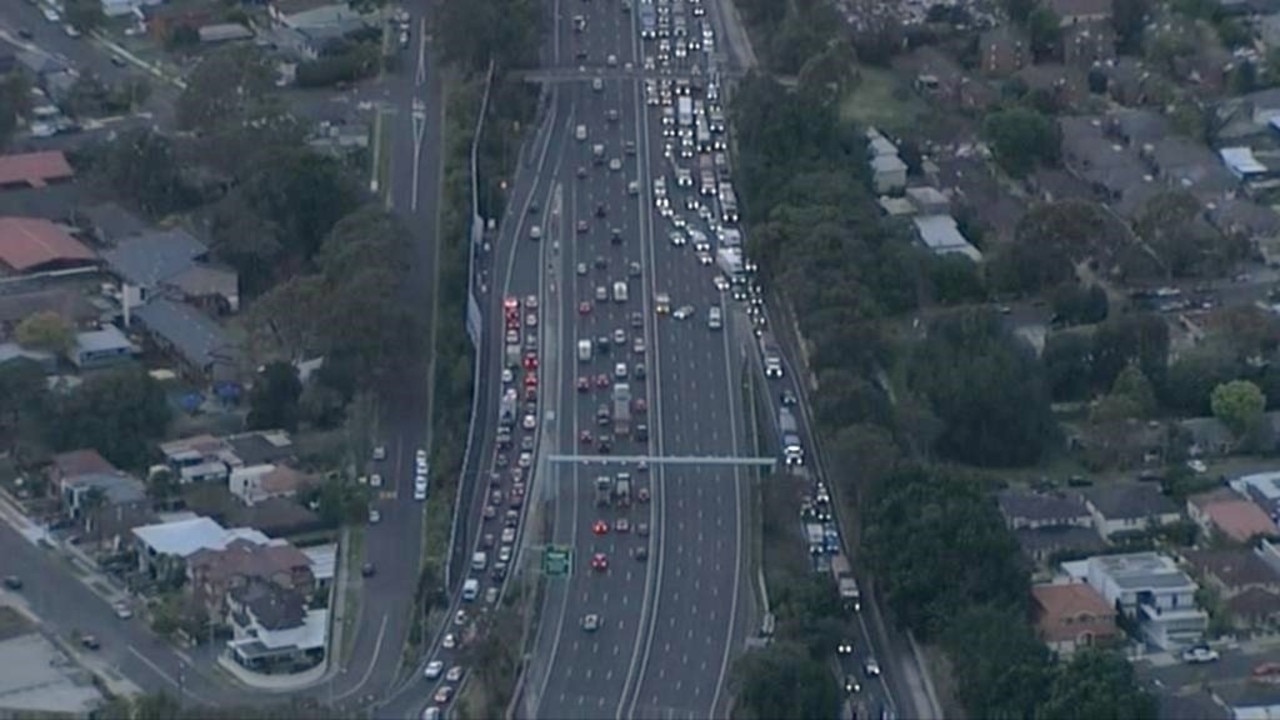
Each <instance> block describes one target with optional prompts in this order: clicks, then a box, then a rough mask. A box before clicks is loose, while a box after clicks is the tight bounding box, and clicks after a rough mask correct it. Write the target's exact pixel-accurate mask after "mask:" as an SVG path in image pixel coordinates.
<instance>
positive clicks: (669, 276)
mask: <svg viewBox="0 0 1280 720" xmlns="http://www.w3.org/2000/svg"><path fill="white" fill-rule="evenodd" d="M556 14H557V30H556V32H555V33H553V38H554V41H555V42H556V44H557V47H558V48H559V57H558V60H559V61H560V62H561V63H565V64H568V63H573V62H577V63H580V64H581V65H582V67H583V68H584V70H583V71H582V76H583V79H582V81H581V82H577V83H572V84H569V85H566V86H565V87H563V88H562V89H561V93H562V97H563V98H564V100H563V102H565V103H568V104H569V112H570V113H571V115H572V117H573V120H572V122H571V123H569V126H572V127H573V128H574V132H575V134H576V133H577V126H578V125H582V126H584V127H585V130H586V138H585V139H583V140H576V141H575V143H576V145H577V147H576V148H575V147H570V148H569V149H568V150H567V152H568V155H569V157H570V158H571V162H572V163H575V164H577V165H578V166H580V167H584V168H586V177H585V178H581V179H579V180H577V181H576V182H574V187H572V188H571V189H570V190H569V191H568V193H567V195H568V199H569V201H568V205H569V207H571V208H572V209H573V210H572V213H571V219H572V220H573V221H574V224H575V226H576V224H577V221H580V220H581V221H585V222H586V231H585V232H582V233H577V232H574V233H573V234H574V235H575V236H576V239H575V241H573V242H572V244H571V249H570V250H569V251H568V252H566V253H565V256H564V258H563V263H562V265H561V268H562V270H561V273H562V274H563V273H564V272H569V273H572V274H573V278H574V281H573V282H567V283H566V290H567V292H566V293H565V296H564V302H563V303H562V304H561V307H562V308H563V309H562V312H563V314H564V316H566V318H567V320H566V322H565V324H564V326H563V332H562V337H563V340H562V344H565V345H572V344H573V343H575V342H576V341H577V340H578V339H583V338H586V339H592V340H595V339H596V338H598V337H599V336H600V335H606V336H612V335H613V334H614V332H615V331H616V330H618V329H621V330H622V333H621V334H622V335H623V336H624V337H625V339H626V342H625V344H624V346H623V347H615V348H613V349H612V350H611V351H610V352H609V353H606V354H600V353H598V352H597V353H596V355H595V357H593V359H592V361H590V362H589V363H582V362H579V361H578V360H576V358H570V357H566V358H565V359H564V363H563V365H562V371H564V372H566V373H567V374H568V375H569V378H568V381H567V382H563V383H562V395H561V397H562V405H561V406H562V407H563V408H566V409H568V408H572V410H573V413H572V416H571V417H570V416H569V415H568V412H567V411H566V416H565V417H564V418H563V420H564V423H563V426H562V427H561V431H560V432H559V433H557V435H556V436H557V438H558V439H559V441H560V443H561V452H564V453H565V454H570V453H574V452H580V453H583V454H591V453H593V452H597V451H598V450H597V449H596V448H595V447H594V443H588V442H584V438H582V437H581V434H582V433H584V432H587V433H592V434H593V435H594V434H598V432H599V431H598V429H597V427H596V423H595V418H596V411H597V407H598V405H599V403H601V402H603V401H605V400H606V399H607V397H608V395H607V392H601V391H600V390H591V391H588V392H582V393H578V397H577V399H576V402H575V398H574V397H572V393H574V392H575V391H576V386H577V384H578V380H577V379H576V378H577V377H580V376H585V377H586V378H587V379H588V380H589V381H591V385H592V386H593V387H594V386H595V385H596V383H595V382H594V377H595V376H596V375H598V374H600V373H603V374H605V375H606V376H610V375H614V372H612V370H613V368H614V367H615V365H616V364H617V363H620V362H621V363H627V364H628V366H629V368H630V367H634V364H635V363H637V362H645V363H646V365H647V370H648V372H647V373H646V378H645V379H644V380H637V379H636V378H634V377H631V378H629V382H630V384H631V387H632V395H633V397H647V399H648V401H649V405H650V407H649V413H648V418H642V417H637V418H635V419H634V420H633V423H636V424H638V423H641V422H646V421H647V424H650V425H651V426H652V427H651V436H650V440H649V441H648V442H647V443H637V442H635V441H634V440H625V439H618V440H617V441H616V442H615V446H614V448H613V452H614V453H615V454H626V455H644V454H652V455H658V456H704V455H713V456H720V457H730V456H736V455H738V454H740V452H741V448H740V446H739V445H740V443H739V438H740V437H741V427H740V425H739V418H740V408H738V407H737V406H738V404H739V402H738V391H737V389H736V387H737V386H736V384H735V380H734V378H736V377H737V370H738V368H737V367H735V365H736V363H737V360H736V358H737V357H738V356H739V353H737V352H734V351H732V350H731V347H732V344H733V342H734V338H733V331H732V330H731V329H729V330H727V331H720V332H717V331H712V330H710V329H708V327H707V325H706V321H705V313H706V309H707V307H708V306H709V305H711V304H712V303H714V302H718V301H719V300H718V292H717V291H716V289H715V287H714V286H713V284H712V277H713V274H714V272H713V270H712V269H711V268H709V267H704V266H702V265H701V264H700V263H699V262H698V261H697V260H696V259H695V257H694V255H693V252H692V249H691V248H689V247H688V246H684V247H675V246H673V245H672V244H671V243H669V242H668V241H667V239H666V238H667V233H668V231H669V230H670V229H671V227H672V226H671V225H670V224H669V222H668V221H667V220H665V219H663V218H661V217H660V216H658V215H657V213H656V212H655V211H654V209H653V208H654V204H653V198H652V196H651V187H652V184H651V181H652V179H653V178H654V177H658V176H660V175H663V174H666V173H667V172H668V171H669V170H670V169H671V168H670V165H669V163H668V160H667V159H666V158H665V157H664V155H663V148H662V144H661V143H660V142H657V139H658V132H657V128H656V123H651V119H652V118H653V117H655V116H656V115H655V113H653V112H652V111H650V110H649V109H647V108H646V106H645V105H644V100H643V96H642V92H641V91H642V85H641V83H640V82H638V81H637V80H636V79H627V78H623V77H619V76H618V75H616V74H610V72H609V71H610V70H612V69H613V68H614V67H622V68H624V69H625V68H626V66H627V64H630V65H631V66H632V68H636V67H640V66H641V64H642V62H643V56H644V55H646V54H652V53H653V49H652V48H648V49H647V50H646V49H644V48H643V47H642V43H641V42H640V40H639V33H638V28H637V27H636V26H635V20H634V18H633V17H632V16H631V15H630V14H627V13H625V12H622V11H621V10H620V8H619V7H618V6H617V5H613V4H609V5H603V4H593V3H582V4H579V3H569V2H565V3H562V4H561V5H560V6H559V7H557V8H556ZM578 14H581V15H582V16H583V19H584V21H585V27H586V29H585V31H584V32H575V31H574V28H573V22H574V20H573V15H578ZM690 26H691V27H696V23H694V22H690ZM581 50H585V54H586V57H585V58H583V57H581V55H579V51H581ZM695 55H696V54H691V55H690V57H689V59H688V61H689V62H692V61H693V60H694V58H695ZM611 56H612V57H611ZM602 61H603V62H602ZM681 66H682V63H681V62H680V61H677V62H676V63H675V66H674V68H675V69H676V71H677V72H679V70H680V69H681ZM684 67H686V68H687V67H688V65H684ZM596 73H600V74H601V77H602V81H601V83H600V85H599V87H598V89H597V87H596V86H595V83H594V78H595V77H596ZM654 75H655V77H656V76H657V74H656V73H655V74H654ZM610 111H616V112H617V119H616V121H615V120H611V119H610V115H609V113H610ZM566 129H567V128H566ZM628 142H630V143H633V146H634V148H635V155H634V156H632V155H630V154H628V152H627V151H626V143H628ZM597 143H602V144H604V146H605V151H604V153H603V161H604V162H603V163H602V164H599V165H597V164H596V163H595V162H594V160H595V158H594V157H593V150H592V148H593V146H594V145H596V144H597ZM615 158H617V159H618V160H620V164H621V167H620V168H619V169H618V170H613V169H611V164H610V163H611V161H612V160H613V159H615ZM686 164H691V163H690V162H686ZM575 174H577V171H576V170H575ZM632 180H636V181H638V185H639V188H638V192H637V194H635V195H631V194H630V193H629V192H628V188H627V185H628V183H629V182H630V181H632ZM668 186H669V187H670V188H672V190H673V192H672V199H673V203H675V204H677V205H679V204H680V203H682V201H683V196H682V194H681V193H677V192H674V182H672V181H671V180H670V178H668ZM601 205H603V210H604V217H603V218H602V217H598V209H599V208H600V207H601ZM681 212H684V211H683V210H681ZM614 228H616V229H617V231H618V232H617V233H616V234H617V235H619V236H620V237H621V238H622V241H621V243H618V244H615V243H612V242H611V241H610V238H611V236H612V235H614V234H615V233H614V231H613V229H614ZM575 229H576V228H575ZM597 258H600V259H601V260H602V261H600V260H597ZM633 261H634V262H637V263H638V264H639V266H640V276H639V277H628V276H629V274H630V273H629V268H628V267H627V266H628V265H629V264H630V263H631V262H633ZM579 263H582V264H584V265H585V266H586V272H585V273H584V274H579V273H580V270H579ZM618 280H625V281H626V282H628V283H629V290H630V292H629V295H630V298H629V300H628V301H627V302H626V303H615V302H613V301H611V300H610V301H605V302H598V301H597V300H596V298H597V293H598V292H599V290H598V288H601V287H603V288H604V289H605V290H606V291H607V292H609V294H612V293H611V285H612V283H613V282H615V281H618ZM657 293H668V294H670V296H671V298H672V303H671V304H672V306H673V307H676V306H681V305H685V304H689V305H692V306H694V308H695V315H694V317H693V318H691V319H688V320H683V321H681V320H676V319H674V318H672V317H671V316H658V315H657V313H656V310H657V308H656V307H655V303H654V299H655V297H656V295H657ZM582 303H586V307H583V308H580V307H579V305H580V304H582ZM632 313H639V315H640V318H641V327H640V328H632V327H631V314H632ZM575 315H576V316H577V317H576V320H575V317H574V316H575ZM640 330H643V334H642V335H641V337H642V339H643V342H644V344H645V346H646V347H645V352H643V353H636V352H634V345H633V343H634V338H635V336H636V335H637V334H638V333H639V331H640ZM611 344H612V343H611V342H605V343H597V350H598V349H599V348H602V347H606V346H609V345H611ZM618 374H621V373H620V372H619V373H618ZM575 448H576V449H575ZM617 472H630V473H631V476H632V479H633V481H637V482H638V484H639V485H641V486H646V485H647V486H648V487H649V489H650V491H651V492H652V496H653V502H652V504H651V505H647V506H646V505H643V504H636V505H634V506H633V507H631V508H630V509H629V510H620V509H618V508H616V507H612V508H600V507H597V505H596V503H595V498H594V491H593V487H592V485H593V483H594V480H595V478H596V477H597V476H598V475H601V474H605V473H608V474H616V473H617ZM550 473H551V475H552V483H551V484H552V485H553V486H554V487H555V489H556V494H555V500H556V502H555V516H556V520H555V523H554V527H555V533H556V538H555V541H556V542H557V543H565V544H571V545H573V546H574V547H575V548H576V549H577V559H576V563H575V568H574V569H575V574H574V575H573V576H572V577H570V578H569V579H568V580H567V581H559V582H557V581H553V582H552V588H551V591H550V592H549V593H548V601H547V605H546V607H545V608H544V613H543V616H542V626H541V628H540V631H539V638H538V642H537V646H536V650H535V653H536V655H537V656H538V658H539V661H538V662H536V663H535V665H534V670H533V672H532V673H531V675H532V677H531V678H530V686H529V688H528V691H527V692H528V694H527V702H526V704H525V705H524V711H525V713H526V714H529V715H533V716H536V717H558V718H559V717H563V718H598V717H610V716H627V717H631V716H635V717H673V718H674V717H696V718H701V717H709V716H722V715H724V714H726V708H725V696H724V693H723V692H722V690H723V686H724V679H725V674H726V672H727V668H728V666H729V662H730V660H731V654H732V650H733V648H734V646H735V643H734V638H735V637H737V636H738V635H739V634H740V630H741V628H740V623H741V621H742V620H743V618H744V616H745V613H744V612H743V600H744V598H743V597H741V593H740V592H739V589H740V588H741V587H743V584H742V563H743V558H742V556H741V554H740V552H739V548H740V547H741V540H742V536H741V534H742V531H743V529H742V523H741V503H742V498H743V492H744V486H743V481H744V479H745V477H744V474H743V473H741V472H739V471H738V470H737V469H735V468H733V467H729V466H714V465H689V466H680V465H673V466H663V465H661V464H653V465H652V466H651V469H650V470H649V472H648V473H644V472H639V471H638V469H637V468H635V467H622V466H620V465H618V464H613V465H609V466H603V465H594V464H593V465H587V466H584V465H581V464H574V465H558V466H556V467H554V468H553V469H552V470H551V471H550ZM619 517H626V518H627V519H628V520H629V521H630V523H631V525H632V526H633V530H632V531H631V532H630V533H618V532H616V530H615V529H614V528H615V527H616V525H615V523H616V521H617V519H618V518H619ZM599 520H603V521H604V522H605V524H607V525H609V526H611V527H610V530H609V532H607V533H605V534H602V535H597V534H595V533H594V532H593V525H594V524H595V523H596V521H599ZM641 523H644V524H647V525H648V526H649V527H650V528H652V533H651V535H650V536H649V537H648V538H642V537H638V536H637V533H636V532H635V530H634V528H635V527H637V526H638V525H639V524H641ZM640 547H644V548H646V549H647V550H648V557H649V558H650V560H649V561H648V562H642V561H638V560H636V559H635V557H634V553H635V550H636V549H637V548H640ZM595 553H603V554H604V556H605V558H607V560H608V569H607V570H605V571H603V572H601V571H597V570H594V569H592V564H591V557H592V556H593V555H594V554H595ZM557 585H559V587H557ZM588 614H598V615H599V616H600V618H601V621H602V626H601V629H600V630H598V631H596V632H586V631H584V630H583V629H582V628H581V627H580V623H581V621H582V618H583V617H584V616H586V615H588Z"/></svg>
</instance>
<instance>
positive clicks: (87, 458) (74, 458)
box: [50, 448, 120, 478]
mask: <svg viewBox="0 0 1280 720" xmlns="http://www.w3.org/2000/svg"><path fill="white" fill-rule="evenodd" d="M50 465H51V466H52V468H53V472H54V473H55V475H56V476H57V477H59V478H74V477H79V476H80V475H90V474H101V473H115V472H120V470H119V468H117V467H116V466H115V465H112V464H111V462H110V461H108V460H107V459H106V458H104V457H102V453H100V452H98V451H97V450H94V449H93V448H85V449H82V450H72V451H70V452H64V453H58V454H57V455H54V456H53V459H52V460H50Z"/></svg>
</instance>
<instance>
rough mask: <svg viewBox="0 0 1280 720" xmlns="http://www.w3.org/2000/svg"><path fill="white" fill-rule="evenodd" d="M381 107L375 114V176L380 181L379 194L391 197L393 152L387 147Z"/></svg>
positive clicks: (373, 141)
mask: <svg viewBox="0 0 1280 720" xmlns="http://www.w3.org/2000/svg"><path fill="white" fill-rule="evenodd" d="M384 117H385V114H384V113H383V112H382V110H381V109H379V110H378V112H377V113H376V114H375V115H374V116H373V137H372V138H370V142H371V143H372V145H373V177H374V181H375V182H377V183H378V194H379V195H380V196H381V197H382V198H383V199H384V200H386V199H388V198H390V197H391V152H390V151H389V149H388V148H387V137H386V135H387V132H386V128H387V122H386V120H385V119H384Z"/></svg>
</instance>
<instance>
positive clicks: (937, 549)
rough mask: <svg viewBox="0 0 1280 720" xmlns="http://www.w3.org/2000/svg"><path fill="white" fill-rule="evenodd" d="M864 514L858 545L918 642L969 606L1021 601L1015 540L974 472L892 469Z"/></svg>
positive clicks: (1010, 605) (1024, 588) (1014, 605)
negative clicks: (859, 544)
mask: <svg viewBox="0 0 1280 720" xmlns="http://www.w3.org/2000/svg"><path fill="white" fill-rule="evenodd" d="M865 517H866V518H867V520H866V526H865V529H864V535H863V548H864V551H865V556H866V558H867V559H868V561H869V562H870V564H871V567H872V569H873V573H874V574H875V576H876V578H877V579H878V585H879V587H880V589H881V591H882V592H883V593H884V598H885V600H886V601H887V602H888V604H889V606H890V607H891V608H892V609H893V611H894V614H895V616H896V617H897V618H898V620H899V622H901V623H902V624H903V625H905V626H906V627H908V628H910V629H911V630H913V631H915V633H916V634H917V635H918V636H920V638H921V640H922V641H924V642H931V641H933V640H934V639H935V638H938V637H941V636H942V635H943V634H944V633H945V632H946V630H947V628H948V627H949V624H950V623H952V622H953V621H954V619H955V618H956V616H957V615H958V614H959V613H961V612H962V611H963V610H965V609H967V608H969V607H971V606H973V605H989V606H992V607H995V608H1002V609H1007V610H1010V611H1015V610H1017V609H1019V608H1022V607H1023V606H1024V604H1025V602H1026V597H1027V593H1029V592H1030V586H1029V580H1028V578H1027V575H1026V573H1025V572H1024V571H1023V569H1022V564H1021V559H1020V557H1021V556H1020V550H1019V549H1018V544H1017V541H1016V540H1015V539H1014V537H1013V535H1012V534H1011V533H1010V532H1009V530H1008V528H1006V527H1005V524H1004V522H1003V519H1002V518H1001V516H1000V513H999V511H998V510H997V509H996V506H995V503H993V502H992V501H991V499H990V497H989V496H987V495H986V494H985V493H984V492H983V490H982V488H981V486H980V485H979V484H978V483H977V482H974V478H972V477H969V476H966V475H964V474H962V473H961V472H959V471H954V470H946V469H942V468H931V467H923V466H918V465H917V466H911V467H903V468H900V469H899V470H898V471H896V472H895V473H893V475H891V476H890V477H889V478H887V479H886V480H885V481H884V482H883V483H881V484H880V485H879V487H878V489H877V491H876V492H874V493H872V496H871V498H870V499H869V503H868V512H867V513H866V514H865ZM957 567H963V568H965V572H963V573H958V572H956V571H955V569H956V568H957Z"/></svg>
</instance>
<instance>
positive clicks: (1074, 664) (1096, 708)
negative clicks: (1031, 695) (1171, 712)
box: [1036, 648, 1157, 720]
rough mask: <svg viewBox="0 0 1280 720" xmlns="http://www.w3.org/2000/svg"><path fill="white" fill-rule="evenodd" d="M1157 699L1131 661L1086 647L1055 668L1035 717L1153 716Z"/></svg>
mask: <svg viewBox="0 0 1280 720" xmlns="http://www.w3.org/2000/svg"><path fill="white" fill-rule="evenodd" d="M1156 716H1157V713H1156V701H1155V698H1154V697H1152V695H1151V694H1150V693H1148V692H1147V691H1146V689H1144V688H1143V687H1142V686H1141V685H1140V684H1139V682H1138V678H1137V677H1136V675H1135V674H1134V672H1133V665H1131V664H1130V663H1129V661H1128V660H1126V659H1125V658H1124V656H1122V655H1120V654H1119V653H1116V652H1110V651H1104V650H1097V649H1092V648H1087V649H1084V650H1081V651H1079V652H1077V653H1076V654H1075V655H1074V656H1073V657H1072V658H1071V661H1070V662H1069V663H1067V664H1066V665H1065V666H1064V667H1063V668H1062V669H1061V670H1059V671H1058V674H1057V677H1055V678H1054V680H1053V684H1052V685H1051V686H1050V690H1049V696H1048V698H1047V699H1046V700H1045V701H1044V703H1043V704H1042V705H1041V706H1040V708H1039V710H1038V711H1037V712H1036V719H1037V720H1074V718H1099V719H1102V718H1115V719H1116V720H1119V719H1120V718H1124V719H1125V720H1129V719H1131V718H1132V719H1135V720H1147V719H1148V718H1150V719H1152V720H1154V718H1155V717H1156Z"/></svg>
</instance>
